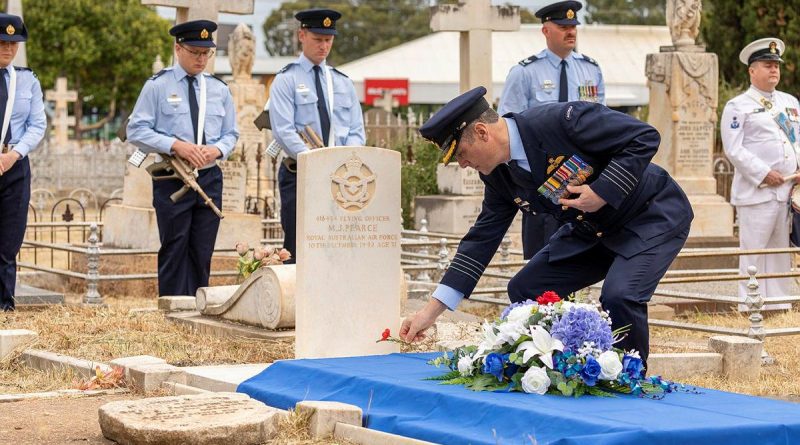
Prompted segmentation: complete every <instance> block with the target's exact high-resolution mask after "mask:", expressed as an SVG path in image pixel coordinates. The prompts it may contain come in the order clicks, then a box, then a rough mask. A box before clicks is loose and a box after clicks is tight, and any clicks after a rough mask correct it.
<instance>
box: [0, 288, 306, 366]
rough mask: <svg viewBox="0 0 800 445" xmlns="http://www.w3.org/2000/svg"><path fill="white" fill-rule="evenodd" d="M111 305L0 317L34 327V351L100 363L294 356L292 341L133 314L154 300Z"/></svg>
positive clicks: (0, 323)
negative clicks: (211, 332) (198, 329)
mask: <svg viewBox="0 0 800 445" xmlns="http://www.w3.org/2000/svg"><path fill="white" fill-rule="evenodd" d="M106 303H107V307H105V308H86V307H80V306H74V305H67V306H52V307H48V308H46V309H43V310H40V311H18V312H16V313H12V314H10V315H0V329H30V330H33V331H36V332H37V333H38V334H39V338H38V339H37V342H36V343H35V344H33V345H32V346H31V347H33V348H37V349H45V350H48V351H52V352H58V353H61V354H66V355H70V356H73V357H78V358H82V359H86V360H96V361H100V362H108V361H110V360H113V359H115V358H120V357H128V356H134V355H152V356H156V357H160V358H163V359H165V360H166V361H167V362H168V363H170V364H173V365H176V366H198V365H212V364H236V363H270V362H273V361H275V360H279V359H286V358H292V357H293V356H294V345H293V342H292V341H291V340H289V341H287V340H259V339H249V338H242V337H225V338H222V337H213V336H208V335H201V334H195V333H192V332H191V330H190V329H189V328H188V327H186V326H182V325H178V324H175V323H172V322H170V321H167V320H166V319H165V318H164V315H163V313H161V312H158V311H155V312H130V310H131V309H135V308H143V307H155V305H156V302H155V301H154V300H153V299H143V298H135V297H128V298H119V299H116V298H115V299H106Z"/></svg>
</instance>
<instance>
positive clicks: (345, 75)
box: [331, 67, 349, 79]
mask: <svg viewBox="0 0 800 445" xmlns="http://www.w3.org/2000/svg"><path fill="white" fill-rule="evenodd" d="M331 69H332V70H334V71H336V72H337V73H339V74H341V75H342V76H344V77H347V78H348V79H349V77H348V76H347V74H345V73H343V72H341V71H339V70H337V69H336V68H334V67H331Z"/></svg>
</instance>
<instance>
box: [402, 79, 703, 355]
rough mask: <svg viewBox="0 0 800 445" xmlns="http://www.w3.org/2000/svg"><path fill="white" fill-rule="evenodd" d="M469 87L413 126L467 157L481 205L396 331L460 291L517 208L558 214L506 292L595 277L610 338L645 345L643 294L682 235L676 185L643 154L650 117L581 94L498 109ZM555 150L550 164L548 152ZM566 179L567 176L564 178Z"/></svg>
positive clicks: (650, 144) (470, 284)
mask: <svg viewBox="0 0 800 445" xmlns="http://www.w3.org/2000/svg"><path fill="white" fill-rule="evenodd" d="M484 94H486V89H485V88H483V87H478V88H475V89H473V90H471V91H469V92H467V93H464V94H463V95H461V96H459V97H457V98H455V99H453V100H452V101H450V102H449V103H448V104H447V105H445V106H444V108H442V109H441V110H440V111H439V112H437V113H436V114H434V115H433V117H432V118H431V119H429V120H428V122H426V123H425V124H424V125H423V126H422V127H421V128H420V130H419V131H420V134H422V136H423V137H425V138H426V139H428V140H431V141H433V142H435V143H436V144H437V145H438V146H439V147H440V148H441V149H442V150H443V152H444V162H445V163H447V162H448V161H449V160H450V159H451V158H453V157H454V158H455V159H456V160H457V161H458V163H459V165H460V166H461V167H462V168H466V167H472V168H474V169H476V170H478V171H479V172H480V174H481V179H482V180H483V182H484V183H485V185H486V192H485V195H484V199H483V209H482V211H481V213H480V215H478V219H477V221H476V222H475V224H474V225H473V226H472V228H471V229H470V230H469V232H468V233H467V234H466V236H464V238H463V239H462V240H461V243H460V244H459V247H458V251H457V252H456V254H455V257H454V258H453V261H452V262H451V263H450V266H449V268H448V269H447V272H446V273H445V275H444V277H443V278H442V280H441V282H440V284H439V286H438V287H437V288H436V290H435V291H434V293H433V296H432V298H431V299H430V301H429V302H428V304H427V305H426V306H425V307H424V308H423V309H422V310H421V311H419V312H418V313H416V314H414V315H413V316H411V317H409V318H408V319H406V320H405V321H404V322H403V325H402V328H401V330H400V336H401V337H402V338H404V339H406V340H408V341H413V340H417V339H420V338H422V337H424V331H425V330H426V329H427V328H429V327H430V326H431V325H432V324H433V323H434V322H435V321H436V318H437V317H438V316H439V315H440V314H441V313H442V312H444V311H445V310H446V309H450V310H454V309H455V308H456V306H458V304H459V302H460V301H461V300H462V299H463V298H465V297H469V295H470V293H471V292H472V291H473V289H474V288H475V285H476V284H477V282H478V279H479V278H480V277H481V275H482V274H483V272H484V270H485V268H486V266H487V265H488V264H489V261H490V260H491V258H492V256H493V255H494V254H495V252H496V251H497V248H498V246H499V245H500V241H501V240H502V239H503V236H504V234H505V233H506V231H507V230H508V228H509V226H510V225H511V222H512V221H513V219H514V216H515V215H516V213H517V211H519V210H522V211H523V212H529V213H531V214H533V213H539V212H546V213H549V214H552V215H554V216H555V217H556V218H557V219H559V220H560V221H562V222H563V223H564V224H563V225H562V227H561V228H560V229H559V231H558V232H557V233H556V234H555V235H554V236H553V238H552V239H551V240H550V244H548V245H547V246H545V247H544V248H543V249H542V250H540V251H539V252H537V253H536V255H534V257H533V258H532V259H531V260H530V261H529V262H528V264H527V265H525V266H524V267H523V268H522V269H521V270H520V271H519V272H518V273H517V274H516V275H515V276H514V277H513V278H512V279H511V280H510V281H509V283H508V295H509V298H510V299H511V302H519V301H524V300H526V299H535V298H536V297H537V296H538V295H541V294H542V293H543V292H545V291H548V290H553V291H555V292H557V293H558V294H560V295H563V296H566V295H567V294H569V293H571V292H575V291H577V290H580V289H583V288H585V287H587V286H589V285H591V284H594V283H597V282H599V281H601V280H605V281H604V283H603V288H602V291H601V294H600V302H601V303H602V305H603V308H604V309H605V310H606V311H608V312H609V314H610V315H611V320H612V323H613V324H612V328H613V329H617V328H620V327H623V326H629V327H630V330H629V331H628V333H627V335H626V336H625V338H624V339H623V340H622V341H621V342H619V343H618V346H619V347H620V348H622V349H625V350H631V349H635V350H637V351H639V353H640V354H641V357H642V359H643V360H646V359H647V355H648V352H649V331H648V326H647V302H648V301H649V300H650V297H651V296H652V295H653V292H654V290H655V288H656V285H657V284H658V281H659V280H660V279H661V277H663V276H664V274H665V273H666V271H667V268H668V267H669V265H670V264H671V263H672V260H673V259H674V258H675V256H676V255H677V254H678V252H679V251H680V250H681V248H682V247H683V245H684V243H685V242H686V237H687V236H688V234H689V226H690V223H691V221H692V218H693V214H692V208H691V206H690V205H689V201H688V199H687V198H686V195H685V194H684V193H683V190H681V188H680V187H679V186H678V184H677V183H676V182H675V181H674V180H673V179H672V178H671V177H670V176H669V174H667V172H666V171H664V170H663V169H662V168H661V167H659V166H657V165H655V164H652V163H650V160H651V159H652V157H653V155H654V154H655V153H656V150H657V149H658V145H659V143H660V140H661V139H660V136H659V134H658V131H656V130H655V129H654V128H653V127H651V126H650V125H647V124H645V123H643V122H640V121H638V120H636V119H634V118H633V117H630V116H628V115H626V114H622V113H619V112H616V111H613V110H610V109H608V108H606V107H604V106H602V105H599V104H595V103H589V102H567V103H554V104H547V105H542V106H540V107H536V108H531V109H529V110H527V111H524V112H522V113H509V114H506V115H504V116H502V117H500V116H498V114H497V113H496V112H495V111H494V110H492V109H491V108H490V107H489V104H488V103H487V102H486V100H485V99H484V98H483V96H484ZM553 157H554V158H556V159H560V160H561V161H560V163H559V164H558V165H554V164H551V163H548V162H547V160H548V159H549V158H553ZM565 178H568V179H569V182H567V180H565Z"/></svg>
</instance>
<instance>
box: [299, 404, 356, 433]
mask: <svg viewBox="0 0 800 445" xmlns="http://www.w3.org/2000/svg"><path fill="white" fill-rule="evenodd" d="M294 409H295V412H296V413H297V414H298V415H301V416H308V432H309V433H310V434H311V436H312V437H327V436H332V435H333V432H334V430H335V428H336V424H337V423H345V424H348V425H356V426H361V408H359V407H357V406H355V405H349V404H347V403H340V402H327V401H303V402H298V403H297V405H295V407H294Z"/></svg>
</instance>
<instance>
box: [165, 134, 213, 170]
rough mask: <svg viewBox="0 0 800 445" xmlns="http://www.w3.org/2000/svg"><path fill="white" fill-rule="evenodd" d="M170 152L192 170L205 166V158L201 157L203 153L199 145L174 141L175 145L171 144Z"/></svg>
mask: <svg viewBox="0 0 800 445" xmlns="http://www.w3.org/2000/svg"><path fill="white" fill-rule="evenodd" d="M172 150H173V151H174V152H175V154H177V155H178V156H180V157H181V158H183V159H185V160H186V162H188V163H189V164H191V165H192V167H194V168H200V167H202V166H204V165H206V159H205V156H203V151H202V150H201V148H200V146H199V145H195V144H190V143H188V142H184V141H175V143H174V144H172Z"/></svg>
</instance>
